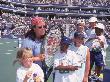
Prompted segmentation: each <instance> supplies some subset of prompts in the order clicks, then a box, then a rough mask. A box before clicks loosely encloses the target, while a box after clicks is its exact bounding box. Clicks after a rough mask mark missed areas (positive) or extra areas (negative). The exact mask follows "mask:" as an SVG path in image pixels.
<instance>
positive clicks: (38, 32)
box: [33, 25, 46, 38]
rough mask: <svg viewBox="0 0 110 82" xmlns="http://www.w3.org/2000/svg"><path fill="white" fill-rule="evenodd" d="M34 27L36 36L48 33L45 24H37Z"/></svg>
mask: <svg viewBox="0 0 110 82" xmlns="http://www.w3.org/2000/svg"><path fill="white" fill-rule="evenodd" d="M33 29H34V32H35V35H36V37H38V38H39V37H41V36H43V35H45V33H46V26H45V25H41V26H36V27H35V28H33Z"/></svg>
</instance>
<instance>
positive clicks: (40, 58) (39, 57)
mask: <svg viewBox="0 0 110 82" xmlns="http://www.w3.org/2000/svg"><path fill="white" fill-rule="evenodd" d="M44 59H45V55H44V54H40V55H38V56H34V57H32V60H33V61H43V60H44Z"/></svg>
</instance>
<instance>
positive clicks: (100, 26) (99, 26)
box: [96, 23, 105, 30]
mask: <svg viewBox="0 0 110 82" xmlns="http://www.w3.org/2000/svg"><path fill="white" fill-rule="evenodd" d="M96 27H97V28H100V29H102V30H104V29H105V26H104V25H103V24H102V23H98V24H97V25H96Z"/></svg>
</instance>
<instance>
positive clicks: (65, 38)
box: [61, 36, 71, 45]
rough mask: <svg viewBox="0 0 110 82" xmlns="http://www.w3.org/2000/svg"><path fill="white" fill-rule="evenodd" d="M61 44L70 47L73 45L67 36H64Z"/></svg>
mask: <svg viewBox="0 0 110 82" xmlns="http://www.w3.org/2000/svg"><path fill="white" fill-rule="evenodd" d="M61 43H64V44H68V45H70V44H71V39H70V38H68V37H66V36H63V37H62V39H61Z"/></svg>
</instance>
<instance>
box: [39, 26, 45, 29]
mask: <svg viewBox="0 0 110 82" xmlns="http://www.w3.org/2000/svg"><path fill="white" fill-rule="evenodd" d="M37 28H39V29H41V28H47V26H40V27H37Z"/></svg>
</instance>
